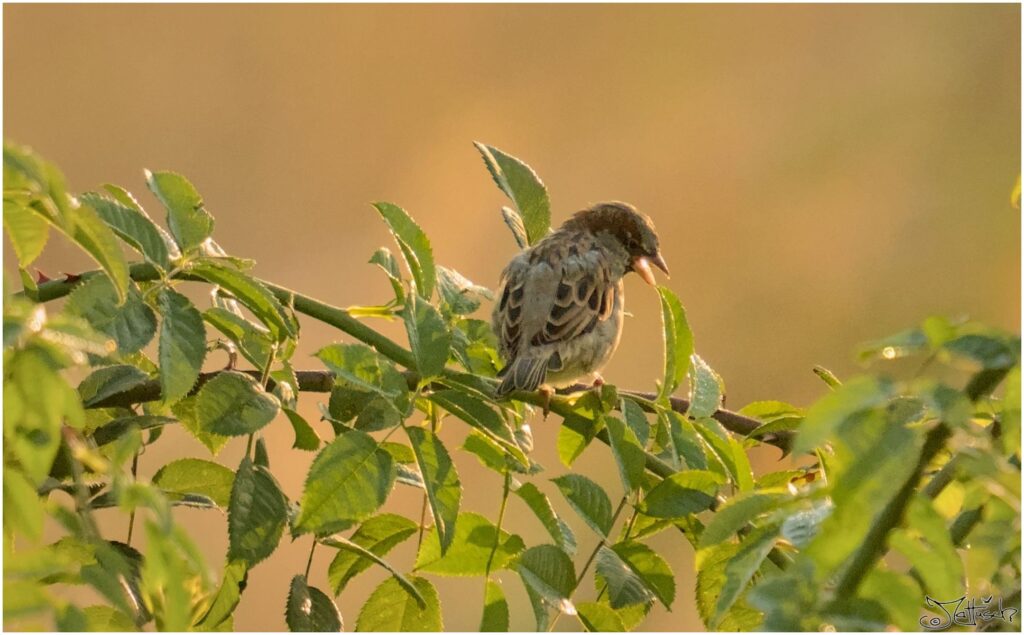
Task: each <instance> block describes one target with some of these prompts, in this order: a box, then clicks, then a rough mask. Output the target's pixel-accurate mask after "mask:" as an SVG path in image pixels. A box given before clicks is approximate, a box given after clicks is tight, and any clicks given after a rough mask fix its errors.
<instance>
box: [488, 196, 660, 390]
mask: <svg viewBox="0 0 1024 635" xmlns="http://www.w3.org/2000/svg"><path fill="white" fill-rule="evenodd" d="M652 264H653V265H654V266H656V267H658V268H659V269H661V270H662V271H664V272H665V273H666V274H667V273H668V268H667V267H666V266H665V260H664V259H663V258H662V257H661V252H660V251H659V248H658V236H657V234H656V233H655V231H654V225H653V223H652V222H651V220H650V218H648V217H647V216H645V215H643V214H641V213H640V212H638V211H637V210H636V209H634V208H633V207H632V206H631V205H628V204H626V203H618V202H612V203H599V204H597V205H594V206H593V207H590V208H588V209H585V210H583V211H581V212H577V213H576V214H574V215H573V216H572V217H571V218H570V219H569V220H567V221H566V222H565V223H563V224H562V226H561V227H559V228H558V230H556V231H554V232H552V233H551V234H549V235H548V236H546V237H545V238H544V239H543V240H541V241H540V242H538V243H537V244H535V245H534V246H532V247H530V248H529V249H526V250H524V251H522V252H521V253H520V254H518V255H517V256H516V257H515V258H513V259H512V261H511V262H510V263H509V264H508V266H507V267H505V270H504V271H503V272H502V276H501V289H500V291H499V295H498V298H499V300H498V302H497V303H496V304H495V307H494V313H493V315H492V318H491V319H492V325H493V328H494V332H495V333H496V334H497V336H498V343H499V347H498V352H499V353H500V354H501V356H502V358H503V359H504V360H505V362H506V364H505V368H504V369H503V370H502V371H501V376H502V377H503V379H502V382H501V385H500V386H499V387H498V391H497V394H498V395H499V396H502V395H507V394H509V393H511V392H513V391H515V390H526V391H530V390H536V389H537V388H538V387H540V386H541V385H552V386H556V387H561V386H566V385H569V384H572V383H573V382H575V381H576V380H578V379H580V378H581V377H584V376H586V375H590V374H592V373H596V372H597V371H599V370H600V369H601V368H602V367H603V366H604V365H605V364H606V363H607V362H608V360H609V359H610V358H611V356H612V354H613V353H614V352H615V348H616V347H617V346H618V344H619V337H620V336H621V334H622V321H623V320H622V318H623V312H624V298H623V292H622V277H623V276H624V275H626V274H627V273H629V272H630V271H636V272H637V273H638V274H640V276H641V277H642V278H643V279H644V281H645V282H647V283H648V284H651V285H653V284H654V275H653V274H652V272H651V267H650V265H652Z"/></svg>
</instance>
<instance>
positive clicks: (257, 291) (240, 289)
mask: <svg viewBox="0 0 1024 635" xmlns="http://www.w3.org/2000/svg"><path fill="white" fill-rule="evenodd" d="M189 273H191V274H194V275H197V276H199V277H200V278H202V279H204V280H206V281H207V282H209V283H211V284H215V285H217V286H219V287H220V288H221V289H223V290H225V291H227V292H229V293H230V294H231V295H232V296H233V297H234V298H235V299H236V300H238V301H239V302H241V303H242V304H244V305H245V306H246V308H248V309H249V310H250V311H252V313H253V315H255V316H256V317H257V318H259V320H260V321H261V322H263V323H264V324H266V325H267V328H269V329H270V333H271V335H272V336H273V337H274V339H275V340H276V341H278V342H283V341H284V340H286V339H288V338H294V337H295V336H296V335H297V334H298V327H297V325H296V324H295V322H294V320H293V319H292V318H291V317H290V316H289V315H288V313H287V312H286V311H285V309H284V306H282V305H281V302H280V301H278V299H277V297H276V296H275V295H274V294H273V293H271V292H270V289H268V288H267V287H265V286H264V285H263V284H262V283H260V282H259V281H257V280H256V279H255V278H253V277H252V276H250V275H248V274H246V273H243V272H241V271H238V270H237V269H235V268H234V267H232V266H230V265H227V264H225V263H223V262H219V261H215V260H202V261H199V262H194V263H192V265H191V266H190V267H189Z"/></svg>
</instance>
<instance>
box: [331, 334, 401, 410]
mask: <svg viewBox="0 0 1024 635" xmlns="http://www.w3.org/2000/svg"><path fill="white" fill-rule="evenodd" d="M316 356H317V357H318V358H319V359H320V361H322V362H323V363H324V365H326V366H327V368H328V369H330V371H331V372H332V373H334V377H335V382H336V383H337V384H338V385H341V386H345V387H347V388H350V389H355V390H361V391H364V392H371V393H375V394H378V395H382V396H384V397H390V398H399V399H396V401H397V402H398V403H401V402H402V399H401V397H403V396H404V395H406V393H408V391H409V388H408V385H407V384H406V381H405V377H403V376H402V373H400V372H398V370H397V369H396V368H395V366H394V364H392V363H391V362H389V361H388V360H386V359H384V358H383V357H381V355H380V354H379V353H377V351H375V350H373V349H372V348H370V347H369V346H367V345H365V344H331V345H330V346H325V347H323V348H321V349H320V350H319V351H317V353H316ZM352 416H355V414H353V415H352Z"/></svg>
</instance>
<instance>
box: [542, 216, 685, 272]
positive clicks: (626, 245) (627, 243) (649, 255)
mask: <svg viewBox="0 0 1024 635" xmlns="http://www.w3.org/2000/svg"><path fill="white" fill-rule="evenodd" d="M562 227H563V228H566V229H582V230H587V231H590V232H593V233H595V234H601V233H607V234H608V235H610V236H611V237H612V238H614V239H615V240H616V241H617V242H618V243H619V244H621V245H622V247H623V249H625V250H626V252H627V253H628V254H629V263H628V265H627V268H626V270H627V271H635V272H637V273H638V274H639V275H640V277H641V278H643V280H644V282H646V283H647V284H649V285H651V286H654V285H655V280H654V272H652V271H651V265H654V266H655V267H657V268H658V269H661V270H662V271H664V272H665V275H666V276H667V275H668V265H666V264H665V259H664V258H663V257H662V255H661V251H660V249H659V247H658V234H657V233H656V232H655V231H654V223H653V222H651V219H650V218H649V217H648V216H647V215H646V214H642V213H640V212H638V211H637V210H636V208H634V207H633V206H632V205H630V204H628V203H620V202H617V201H613V202H610V203H598V204H597V205H594V206H592V207H589V208H587V209H585V210H583V211H580V212H576V213H575V214H573V216H572V218H570V219H569V220H567V221H566V222H565V224H564V225H562Z"/></svg>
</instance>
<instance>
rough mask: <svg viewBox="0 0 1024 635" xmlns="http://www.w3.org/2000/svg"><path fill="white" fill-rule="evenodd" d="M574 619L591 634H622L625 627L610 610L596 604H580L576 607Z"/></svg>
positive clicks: (619, 618) (616, 614) (604, 605)
mask: <svg viewBox="0 0 1024 635" xmlns="http://www.w3.org/2000/svg"><path fill="white" fill-rule="evenodd" d="M576 617H578V618H579V620H580V624H583V628H585V629H587V630H588V631H590V632H591V633H622V632H625V631H626V626H625V625H624V624H623V623H622V618H621V617H619V615H618V613H616V612H615V611H614V610H612V608H611V607H610V606H608V605H606V604H600V603H598V602H581V603H579V604H577V605H576Z"/></svg>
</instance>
